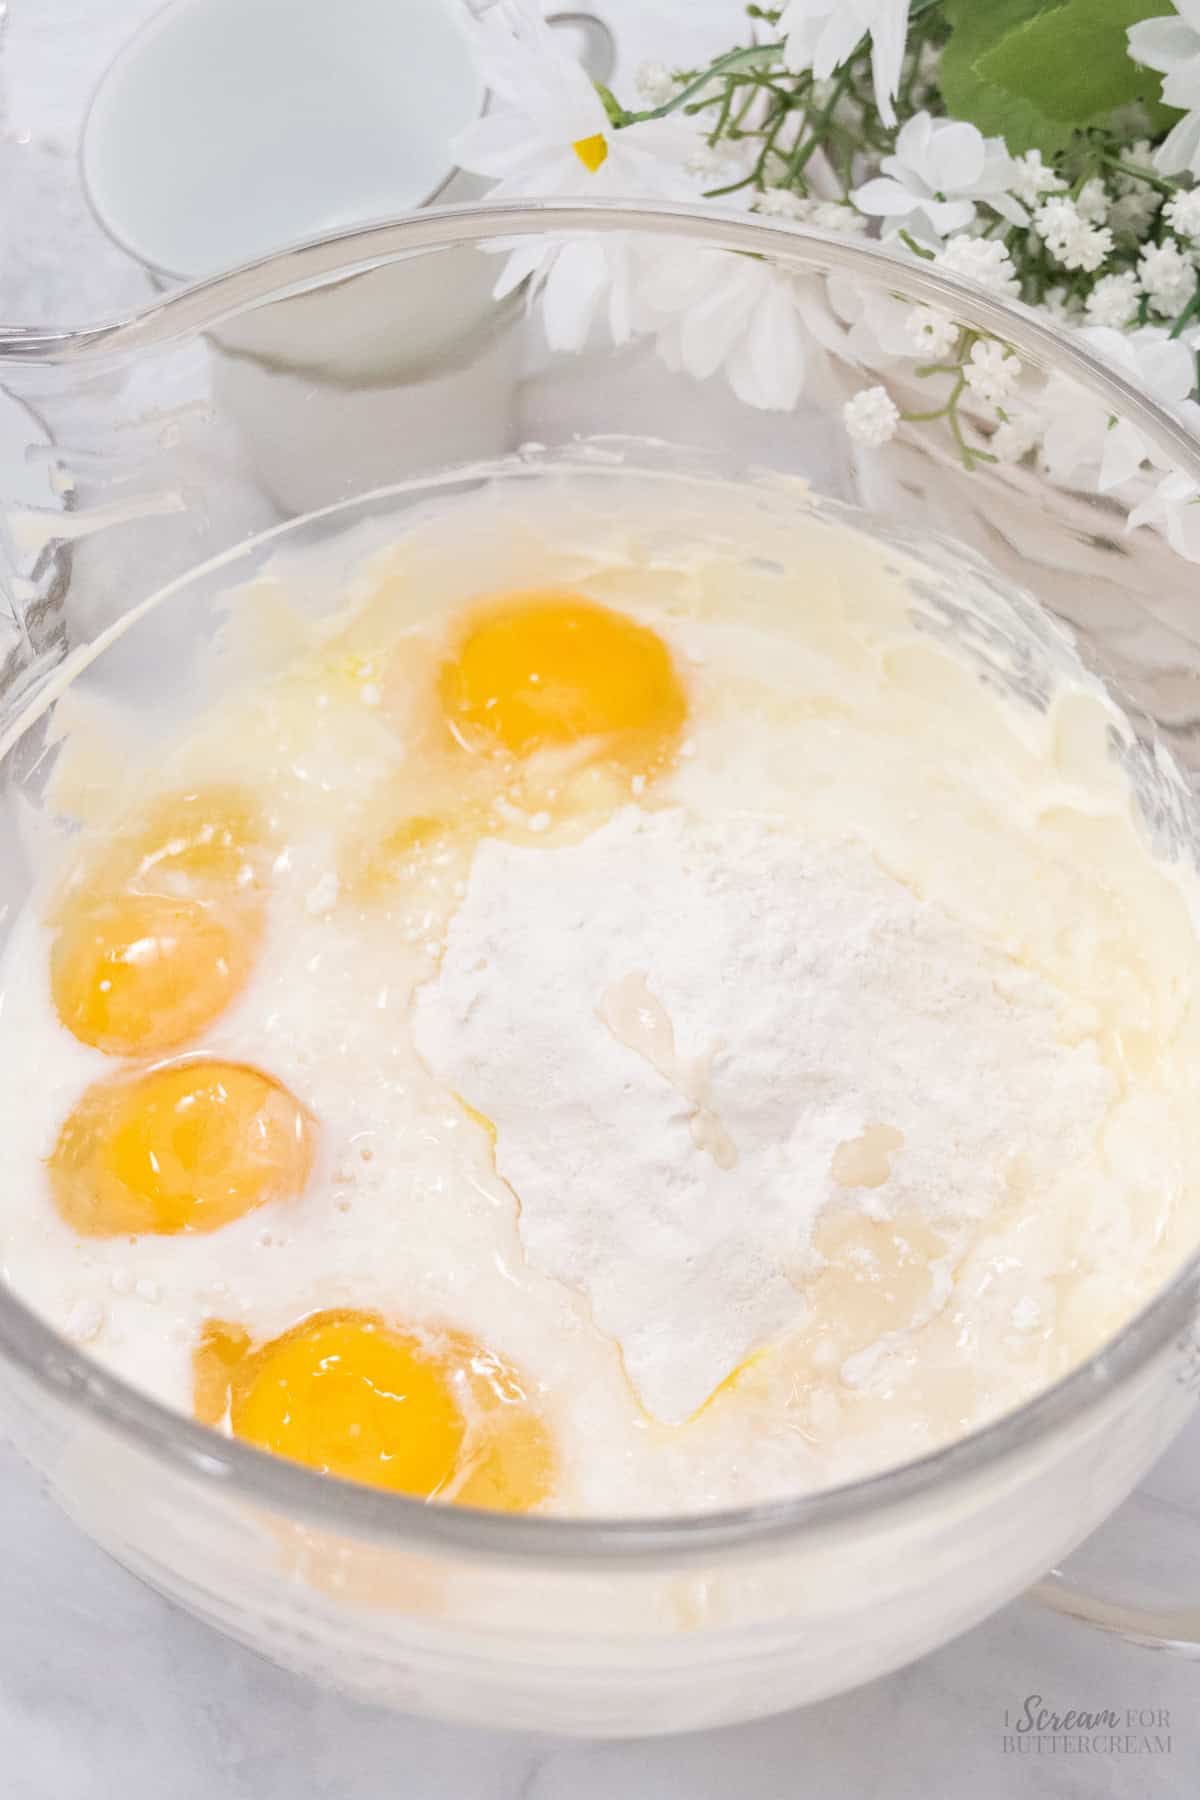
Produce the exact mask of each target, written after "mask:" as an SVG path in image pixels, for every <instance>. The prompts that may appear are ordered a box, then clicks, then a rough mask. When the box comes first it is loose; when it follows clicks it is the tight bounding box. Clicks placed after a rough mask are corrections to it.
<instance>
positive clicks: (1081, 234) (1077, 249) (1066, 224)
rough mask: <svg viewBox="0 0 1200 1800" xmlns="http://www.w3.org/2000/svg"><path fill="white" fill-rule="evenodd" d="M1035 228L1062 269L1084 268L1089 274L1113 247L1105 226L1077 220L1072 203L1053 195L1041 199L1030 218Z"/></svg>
mask: <svg viewBox="0 0 1200 1800" xmlns="http://www.w3.org/2000/svg"><path fill="white" fill-rule="evenodd" d="M1033 223H1034V228H1035V230H1036V231H1037V234H1038V236H1039V237H1040V238H1041V240H1042V242H1043V243H1044V244H1045V246H1046V248H1047V250H1048V251H1049V252H1050V254H1051V256H1052V257H1053V258H1054V260H1055V262H1059V263H1061V264H1062V266H1063V268H1064V269H1083V270H1084V271H1085V272H1086V273H1087V274H1089V275H1090V274H1092V273H1093V271H1094V270H1096V269H1098V268H1099V267H1100V264H1101V263H1102V262H1103V261H1104V259H1105V257H1106V256H1107V255H1108V254H1109V252H1110V250H1111V249H1112V247H1113V234H1112V232H1111V231H1110V230H1109V228H1108V227H1107V226H1106V225H1089V224H1088V222H1087V220H1086V219H1084V218H1081V217H1080V214H1079V208H1078V207H1077V206H1076V204H1075V202H1074V201H1073V200H1068V199H1067V198H1066V197H1065V196H1064V195H1059V194H1056V195H1055V196H1053V198H1051V199H1049V200H1044V201H1043V202H1042V204H1041V206H1039V207H1038V209H1037V211H1036V212H1035V213H1034V215H1033Z"/></svg>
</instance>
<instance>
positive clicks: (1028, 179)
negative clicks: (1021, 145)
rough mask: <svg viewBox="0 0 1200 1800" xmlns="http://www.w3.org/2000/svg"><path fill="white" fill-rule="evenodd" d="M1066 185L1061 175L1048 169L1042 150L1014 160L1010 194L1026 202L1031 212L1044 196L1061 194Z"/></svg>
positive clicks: (1029, 152)
mask: <svg viewBox="0 0 1200 1800" xmlns="http://www.w3.org/2000/svg"><path fill="white" fill-rule="evenodd" d="M1066 185H1067V184H1066V182H1065V181H1064V180H1063V178H1062V176H1061V175H1056V174H1055V172H1054V170H1053V169H1049V168H1047V167H1046V165H1045V163H1044V162H1043V161H1042V153H1041V151H1040V150H1027V151H1026V152H1025V154H1024V156H1015V157H1014V158H1013V165H1012V175H1011V177H1010V178H1009V183H1008V188H1009V192H1010V193H1012V194H1015V195H1016V196H1017V199H1018V200H1022V201H1024V203H1025V205H1026V206H1028V207H1029V208H1030V210H1031V211H1032V209H1033V208H1034V207H1035V206H1037V204H1038V202H1039V201H1040V200H1041V198H1042V196H1043V194H1059V193H1061V192H1062V190H1063V189H1064V188H1065V187H1066Z"/></svg>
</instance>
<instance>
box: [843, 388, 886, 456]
mask: <svg viewBox="0 0 1200 1800" xmlns="http://www.w3.org/2000/svg"><path fill="white" fill-rule="evenodd" d="M842 418H843V419H844V421H845V424H846V430H847V431H848V432H849V434H850V436H851V437H852V438H853V439H854V442H855V443H856V444H865V445H866V446H867V447H868V448H869V449H872V450H876V449H878V448H879V446H880V445H881V444H886V443H888V442H889V440H890V439H891V438H894V437H895V435H896V429H897V427H898V426H899V424H900V412H899V409H898V408H897V406H896V402H895V401H894V400H893V399H892V396H891V395H890V394H889V393H888V391H887V389H886V388H885V387H869V388H863V389H862V391H861V392H860V393H857V394H855V396H854V398H853V399H852V400H847V402H846V404H845V406H843V408H842Z"/></svg>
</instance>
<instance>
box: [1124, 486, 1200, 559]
mask: <svg viewBox="0 0 1200 1800" xmlns="http://www.w3.org/2000/svg"><path fill="white" fill-rule="evenodd" d="M1139 525H1155V526H1157V527H1158V529H1159V530H1160V531H1161V532H1163V533H1164V535H1165V536H1166V539H1167V542H1168V543H1169V544H1170V546H1171V548H1172V549H1173V550H1175V551H1177V552H1178V554H1179V555H1180V556H1184V557H1186V558H1187V560H1188V561H1189V562H1200V487H1198V486H1197V485H1196V483H1195V482H1194V481H1193V480H1192V479H1191V477H1190V476H1188V475H1181V474H1180V473H1179V472H1178V471H1177V470H1172V472H1171V473H1170V474H1169V475H1166V476H1164V477H1163V479H1162V480H1161V481H1160V482H1159V483H1158V486H1157V487H1156V488H1155V489H1154V490H1153V492H1152V493H1151V494H1150V495H1149V496H1148V497H1147V498H1146V499H1145V500H1143V501H1142V503H1141V505H1140V506H1135V507H1134V508H1133V510H1132V512H1131V513H1130V515H1129V520H1128V524H1127V526H1126V529H1127V530H1128V531H1136V530H1137V528H1138V526H1139Z"/></svg>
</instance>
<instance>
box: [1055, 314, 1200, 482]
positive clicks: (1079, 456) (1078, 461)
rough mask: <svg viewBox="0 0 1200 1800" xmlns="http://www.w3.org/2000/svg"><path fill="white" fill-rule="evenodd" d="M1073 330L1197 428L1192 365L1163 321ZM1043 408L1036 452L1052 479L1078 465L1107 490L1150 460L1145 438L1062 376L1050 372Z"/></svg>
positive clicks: (1073, 472) (1067, 476)
mask: <svg viewBox="0 0 1200 1800" xmlns="http://www.w3.org/2000/svg"><path fill="white" fill-rule="evenodd" d="M1079 338H1080V341H1081V342H1082V343H1085V344H1087V345H1088V346H1089V347H1090V348H1091V349H1092V350H1093V351H1094V352H1095V354H1096V355H1097V356H1099V357H1101V358H1102V359H1103V360H1104V361H1105V362H1107V363H1109V364H1111V366H1112V367H1113V368H1115V369H1116V370H1118V372H1119V373H1120V374H1122V375H1126V376H1128V377H1129V378H1130V379H1131V380H1132V381H1134V382H1136V383H1137V385H1138V386H1139V387H1142V388H1144V389H1145V390H1146V391H1147V392H1148V393H1149V394H1150V395H1151V396H1152V397H1153V398H1154V399H1155V400H1158V401H1159V402H1160V403H1161V404H1162V405H1163V406H1166V407H1169V408H1170V410H1171V411H1172V412H1173V413H1174V414H1175V416H1176V417H1177V418H1179V419H1182V420H1183V421H1184V422H1185V423H1186V424H1188V425H1190V426H1191V428H1192V429H1193V430H1194V429H1195V428H1196V423H1197V422H1198V421H1200V406H1197V405H1196V403H1195V402H1194V401H1193V400H1191V399H1190V398H1189V395H1190V394H1191V390H1192V384H1193V381H1194V380H1195V367H1194V364H1193V361H1192V353H1191V351H1190V350H1189V349H1188V347H1187V345H1186V344H1183V343H1181V342H1180V341H1179V340H1178V339H1173V338H1169V337H1168V336H1167V334H1166V332H1165V330H1164V329H1163V328H1162V327H1161V326H1146V327H1143V328H1142V329H1141V330H1139V331H1114V330H1112V329H1110V328H1109V327H1107V326H1092V325H1089V326H1085V327H1084V328H1083V329H1082V330H1081V331H1080V333H1079ZM1041 410H1042V412H1043V415H1044V417H1045V420H1046V429H1045V436H1044V438H1043V441H1042V455H1043V458H1044V460H1045V464H1046V468H1047V470H1048V472H1049V473H1050V475H1051V476H1052V477H1053V478H1054V479H1055V480H1056V481H1069V480H1071V479H1072V478H1073V477H1075V476H1077V475H1078V474H1079V473H1080V472H1081V471H1088V472H1094V473H1095V475H1096V485H1097V487H1098V488H1099V489H1100V492H1101V493H1106V492H1107V491H1108V490H1109V489H1110V488H1115V487H1120V486H1121V484H1122V483H1123V482H1125V481H1128V480H1129V479H1130V477H1131V476H1133V475H1135V474H1136V473H1137V472H1138V470H1139V469H1140V468H1141V466H1142V464H1143V463H1144V462H1145V461H1147V459H1149V460H1153V458H1152V456H1151V446H1150V445H1149V444H1148V443H1147V441H1146V439H1145V438H1144V437H1143V436H1142V434H1141V432H1140V431H1139V430H1138V429H1137V427H1136V426H1135V425H1133V424H1132V423H1131V422H1130V421H1129V420H1128V419H1121V418H1116V417H1114V416H1113V415H1112V414H1111V413H1110V412H1109V410H1108V408H1107V406H1106V405H1105V404H1104V402H1103V401H1102V400H1100V399H1097V398H1096V397H1095V396H1094V395H1092V394H1089V393H1088V392H1087V391H1086V389H1084V388H1081V387H1080V386H1079V385H1078V384H1077V383H1076V382H1074V381H1072V380H1071V379H1070V378H1069V377H1068V376H1065V375H1053V376H1051V378H1050V380H1049V381H1048V382H1047V384H1046V388H1045V391H1044V393H1043V395H1042V399H1041Z"/></svg>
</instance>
